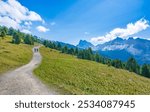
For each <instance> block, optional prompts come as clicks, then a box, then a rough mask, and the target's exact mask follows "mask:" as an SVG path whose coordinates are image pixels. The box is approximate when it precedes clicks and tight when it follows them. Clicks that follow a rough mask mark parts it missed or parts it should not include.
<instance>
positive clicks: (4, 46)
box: [0, 36, 33, 73]
mask: <svg viewBox="0 0 150 112" xmlns="http://www.w3.org/2000/svg"><path fill="white" fill-rule="evenodd" d="M11 41H12V37H9V36H7V37H5V38H4V39H2V38H1V37H0V73H4V72H6V71H9V70H12V69H15V68H17V67H19V66H22V65H24V64H27V63H28V62H29V61H30V60H31V58H32V47H33V46H30V45H26V44H19V45H17V44H12V43H11Z"/></svg>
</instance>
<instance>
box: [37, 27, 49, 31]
mask: <svg viewBox="0 0 150 112" xmlns="http://www.w3.org/2000/svg"><path fill="white" fill-rule="evenodd" d="M36 29H37V30H38V31H39V32H47V31H49V29H48V28H45V27H44V26H38V27H36Z"/></svg>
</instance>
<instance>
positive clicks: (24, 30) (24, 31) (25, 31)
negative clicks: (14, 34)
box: [21, 29, 31, 34]
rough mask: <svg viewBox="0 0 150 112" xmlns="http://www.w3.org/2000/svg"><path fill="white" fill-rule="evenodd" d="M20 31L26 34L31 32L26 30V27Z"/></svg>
mask: <svg viewBox="0 0 150 112" xmlns="http://www.w3.org/2000/svg"><path fill="white" fill-rule="evenodd" d="M21 32H23V33H27V34H31V31H29V30H26V29H23V30H21Z"/></svg>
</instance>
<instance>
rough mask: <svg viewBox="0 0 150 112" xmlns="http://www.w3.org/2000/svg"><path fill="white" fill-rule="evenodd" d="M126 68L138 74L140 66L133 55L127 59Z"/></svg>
mask: <svg viewBox="0 0 150 112" xmlns="http://www.w3.org/2000/svg"><path fill="white" fill-rule="evenodd" d="M126 69H127V70H129V71H130V72H135V73H137V74H140V66H139V65H138V63H137V62H136V60H135V59H134V58H133V57H131V58H129V59H128V61H127V64H126Z"/></svg>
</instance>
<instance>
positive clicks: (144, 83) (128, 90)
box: [34, 47, 150, 94]
mask: <svg viewBox="0 0 150 112" xmlns="http://www.w3.org/2000/svg"><path fill="white" fill-rule="evenodd" d="M40 52H41V54H42V56H43V60H42V64H41V65H40V66H39V67H38V68H37V69H36V70H35V71H34V72H35V74H36V75H37V76H38V77H39V78H40V79H41V80H43V82H44V83H46V84H47V85H48V86H50V87H54V88H57V89H58V90H59V91H61V92H62V94H150V79H147V78H144V77H141V76H139V75H136V74H134V73H130V72H128V71H125V70H120V69H115V68H113V67H108V66H107V65H103V64H99V63H96V62H92V61H87V60H81V59H77V58H76V57H74V56H71V55H66V54H62V53H60V52H58V51H56V50H52V49H49V48H45V47H42V48H41V49H40Z"/></svg>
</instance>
